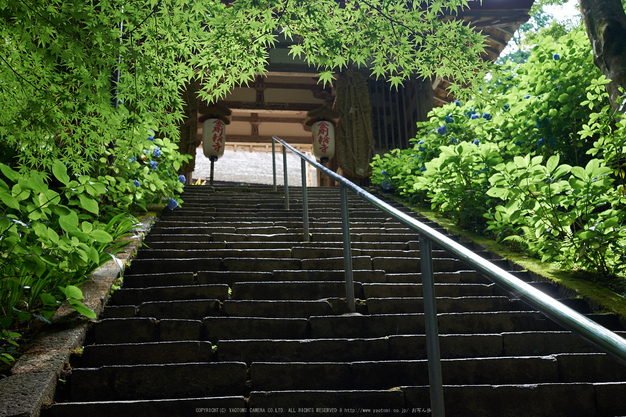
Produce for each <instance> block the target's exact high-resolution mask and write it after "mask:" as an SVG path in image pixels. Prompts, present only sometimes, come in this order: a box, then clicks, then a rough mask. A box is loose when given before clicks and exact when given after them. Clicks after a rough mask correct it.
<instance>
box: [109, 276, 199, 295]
mask: <svg viewBox="0 0 626 417" xmlns="http://www.w3.org/2000/svg"><path fill="white" fill-rule="evenodd" d="M194 284H195V277H194V273H193V272H168V273H147V274H134V273H133V271H132V269H128V270H126V271H125V273H124V289H129V288H146V287H163V286H187V285H194ZM111 298H113V297H111Z"/></svg>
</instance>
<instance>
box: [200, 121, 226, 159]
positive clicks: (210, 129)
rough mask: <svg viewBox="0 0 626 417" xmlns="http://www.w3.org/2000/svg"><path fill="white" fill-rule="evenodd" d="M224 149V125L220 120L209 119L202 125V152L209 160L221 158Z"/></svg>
mask: <svg viewBox="0 0 626 417" xmlns="http://www.w3.org/2000/svg"><path fill="white" fill-rule="evenodd" d="M225 147H226V125H225V124H224V122H223V121H222V120H220V119H216V118H210V119H207V120H206V121H205V122H204V123H203V124H202V150H203V151H204V156H206V157H207V158H210V159H213V158H214V159H217V158H221V157H222V155H224V148H225Z"/></svg>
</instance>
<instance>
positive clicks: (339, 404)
mask: <svg viewBox="0 0 626 417" xmlns="http://www.w3.org/2000/svg"><path fill="white" fill-rule="evenodd" d="M404 403H405V402H404V394H403V392H402V391H400V390H395V391H391V390H377V391H356V390H341V391H340V390H336V391H332V390H311V391H297V390H290V391H252V392H251V393H250V411H251V412H250V414H253V410H256V412H261V410H263V411H265V413H264V414H266V415H271V416H275V415H284V413H289V410H291V413H294V414H296V415H300V416H302V415H307V416H309V415H311V416H322V415H325V416H328V415H355V416H364V415H371V414H372V413H376V414H383V415H385V414H386V415H392V413H393V411H392V410H399V412H400V410H403V409H404V408H405V405H404ZM267 410H272V411H267ZM340 410H341V411H340Z"/></svg>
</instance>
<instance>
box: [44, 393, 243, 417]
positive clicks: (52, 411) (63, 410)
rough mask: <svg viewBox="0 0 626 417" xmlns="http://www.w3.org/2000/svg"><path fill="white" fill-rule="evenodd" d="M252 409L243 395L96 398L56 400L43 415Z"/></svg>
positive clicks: (178, 416) (164, 415)
mask: <svg viewBox="0 0 626 417" xmlns="http://www.w3.org/2000/svg"><path fill="white" fill-rule="evenodd" d="M247 410H248V403H247V402H246V400H245V399H244V397H243V395H240V396H231V397H205V398H174V399H158V400H130V401H93V402H69V403H55V404H53V405H52V406H51V407H50V408H48V409H43V410H42V413H41V415H42V417H85V416H91V417H119V416H153V417H188V416H193V415H195V414H197V413H198V412H201V413H202V415H203V416H211V417H217V416H240V417H241V416H242V415H245V414H246V412H247Z"/></svg>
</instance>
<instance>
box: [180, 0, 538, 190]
mask: <svg viewBox="0 0 626 417" xmlns="http://www.w3.org/2000/svg"><path fill="white" fill-rule="evenodd" d="M533 1H534V0H482V2H481V1H470V8H469V9H465V10H464V11H461V12H459V13H458V15H454V16H446V17H445V19H453V18H454V19H461V20H463V21H465V22H468V23H469V24H470V25H471V26H472V27H473V28H475V30H477V31H481V32H482V33H483V34H484V35H485V36H486V42H487V47H486V49H485V53H484V55H483V59H485V60H489V61H495V60H496V59H497V58H498V56H499V55H500V53H501V52H502V50H503V49H504V48H505V46H506V45H507V43H508V42H509V40H510V39H511V37H512V36H513V34H514V32H515V31H516V30H517V29H518V28H519V26H520V25H521V24H523V23H524V22H526V21H527V20H528V19H529V18H530V16H529V11H530V8H531V6H532V4H533ZM288 46H289V43H288V42H287V41H285V40H283V41H281V42H279V44H278V45H277V47H276V48H274V49H271V50H270V51H269V65H268V67H267V74H266V76H264V77H261V76H258V77H257V78H256V80H255V81H254V82H252V83H250V85H249V86H243V87H237V88H235V89H234V90H233V91H231V92H230V94H228V96H226V97H225V98H224V99H223V100H220V101H219V102H218V104H219V105H221V106H224V107H227V108H228V109H230V111H231V113H232V114H231V116H230V117H229V119H230V124H229V125H228V127H227V129H226V144H227V146H226V149H231V150H233V149H234V150H249V151H252V150H256V151H271V136H272V135H277V136H279V137H281V138H283V139H285V140H287V141H288V142H289V143H290V144H291V145H292V146H294V147H296V148H297V149H299V150H301V151H303V152H309V153H310V152H311V150H312V136H311V128H310V127H309V126H307V125H305V118H306V115H307V112H309V111H311V110H314V109H317V108H319V107H321V106H327V107H331V108H332V107H333V106H335V107H336V104H337V103H336V100H337V85H336V84H337V82H336V81H335V82H334V83H333V85H332V86H331V85H327V86H326V87H323V86H322V85H321V84H318V79H317V76H316V74H317V73H318V71H317V70H316V69H315V68H313V67H309V66H308V65H307V64H306V63H305V62H304V61H303V60H298V59H294V58H293V57H291V56H290V55H289V54H288V51H289V50H288ZM366 82H367V89H368V91H369V102H370V105H371V133H372V136H373V149H372V150H371V152H370V153H371V154H370V155H369V158H371V156H373V154H374V153H382V152H386V151H388V150H389V149H394V148H407V147H408V146H409V139H411V138H413V137H414V136H415V134H416V122H418V121H424V120H426V119H427V114H428V112H429V111H430V110H431V109H432V108H433V107H436V106H442V105H444V104H446V103H450V102H452V101H453V100H454V97H453V96H452V95H450V94H449V93H448V87H449V86H450V83H449V82H448V81H447V80H445V79H440V78H437V79H430V80H411V81H405V82H404V86H403V87H400V88H399V89H398V90H396V89H395V88H394V89H390V88H389V84H388V83H387V82H386V81H385V80H382V79H381V80H375V79H373V78H370V79H367V81H366ZM187 96H188V98H187V100H188V109H189V111H190V112H189V114H188V119H187V123H185V125H184V126H182V127H181V145H183V146H181V148H182V149H181V150H182V151H183V152H185V151H186V149H185V146H187V148H188V149H187V151H188V153H190V154H192V155H193V154H194V153H193V150H194V149H195V148H196V147H197V146H199V145H200V141H201V140H202V123H201V122H200V121H201V120H202V115H203V111H205V110H206V108H207V107H206V103H194V102H193V100H194V99H193V97H192V95H191V94H187ZM196 104H197V105H196ZM199 119H200V121H199ZM365 163H367V164H369V161H365ZM340 165H341V161H339V162H337V158H334V159H333V160H331V161H330V162H329V165H328V166H329V167H330V168H331V169H333V170H338V169H339V171H338V172H340V173H342V170H341V169H340ZM192 169H193V168H192ZM344 175H345V174H344ZM345 176H347V177H352V178H354V177H353V176H351V175H345ZM364 176H365V175H363V176H362V177H364Z"/></svg>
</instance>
